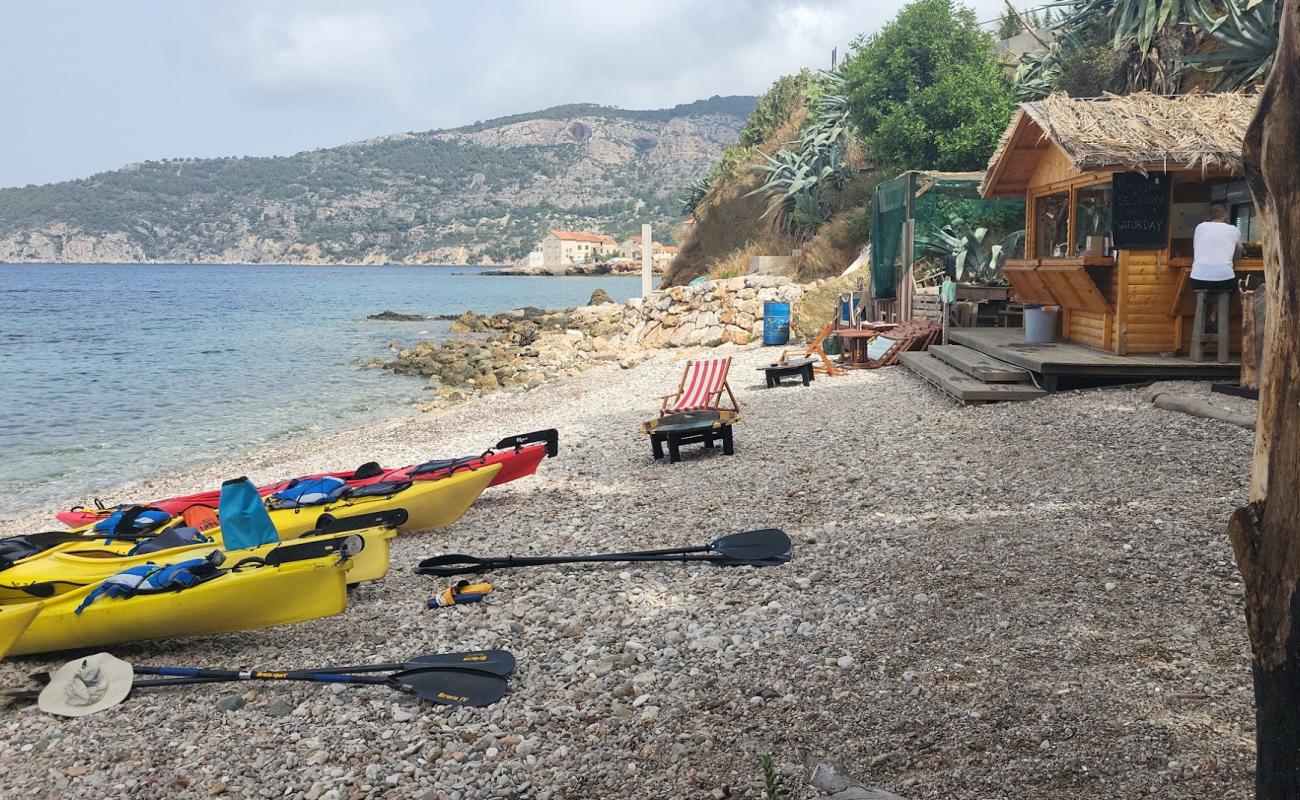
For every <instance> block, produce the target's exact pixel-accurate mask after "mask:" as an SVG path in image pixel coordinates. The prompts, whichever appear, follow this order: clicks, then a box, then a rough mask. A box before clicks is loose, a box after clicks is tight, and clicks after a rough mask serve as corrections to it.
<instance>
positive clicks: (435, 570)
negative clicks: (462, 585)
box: [417, 548, 749, 577]
mask: <svg viewBox="0 0 1300 800" xmlns="http://www.w3.org/2000/svg"><path fill="white" fill-rule="evenodd" d="M705 549H707V548H705ZM611 561H614V562H631V563H639V562H653V561H676V562H681V563H687V564H689V563H694V562H699V563H701V564H728V563H731V562H733V561H734V562H735V563H737V564H745V563H749V561H748V560H743V559H733V558H729V557H727V556H726V555H724V554H719V555H716V556H712V557H710V556H692V555H690V554H687V553H677V554H658V555H643V556H636V555H622V554H611V555H607V556H539V557H537V558H513V557H512V558H492V559H481V560H478V559H476V560H474V561H465V562H461V563H459V564H447V565H445V566H430V567H421V568H419V569H418V570H417V571H419V572H421V573H423V574H426V575H437V576H440V577H449V576H452V575H464V574H469V573H474V572H487V571H489V570H494V569H511V568H513V567H539V566H544V565H547V564H584V563H607V562H611Z"/></svg>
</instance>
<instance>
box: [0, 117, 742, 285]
mask: <svg viewBox="0 0 1300 800" xmlns="http://www.w3.org/2000/svg"><path fill="white" fill-rule="evenodd" d="M754 103H755V98H752V97H745V96H729V97H718V96H715V97H712V98H708V99H707V100H700V101H695V102H693V103H686V104H681V105H678V106H675V107H673V108H668V109H647V110H639V109H621V108H616V107H611V106H600V105H596V104H568V105H563V106H555V107H552V108H548V109H542V110H539V111H533V112H527V113H524V114H515V115H510V116H506V117H499V118H496V119H493V120H486V121H482V122H476V123H472V124H470V125H463V126H460V127H457V128H446V129H436V130H430V131H422V132H404V133H394V134H387V135H382V136H377V137H373V138H370V139H364V140H360V141H357V142H351V143H346V144H341V145H337V146H334V147H327V148H317V149H315V150H305V151H301V152H299V153H295V154H292V155H288V156H232V157H221V158H175V159H164V160H158V161H144V162H136V163H134V164H128V165H125V166H123V167H122V168H119V169H117V170H110V171H106V172H100V173H96V174H94V175H91V176H88V177H86V178H78V179H74V180H70V181H61V182H57V183H51V184H42V185H34V186H25V187H10V188H5V189H0V261H4V262H86V263H101V262H102V263H109V262H181V263H190V262H194V263H228V262H229V263H327V264H331V263H414V264H418V263H501V262H505V261H510V260H513V259H516V258H518V257H520V256H522V255H523V254H525V253H527V251H528V250H529V249H530V248H531V247H532V245H533V244H534V243H535V241H536V240H537V239H538V238H540V236H541V235H543V234H544V233H545V231H546V230H547V229H549V228H553V227H565V228H570V227H572V228H579V229H582V228H588V229H595V230H605V231H607V232H610V233H614V234H616V235H617V234H622V233H628V232H631V231H634V230H639V225H640V223H641V222H642V221H649V222H651V223H652V224H655V225H656V226H657V227H659V228H660V229H661V230H662V229H663V228H664V227H666V226H671V225H672V224H674V223H675V222H676V221H677V220H678V219H679V216H678V214H679V212H678V208H677V202H676V196H677V193H678V192H679V190H680V189H681V188H682V187H683V186H685V185H686V184H687V183H689V182H690V181H691V180H694V179H695V178H697V177H699V176H700V175H702V174H703V173H704V171H705V170H707V169H708V167H709V166H710V165H711V164H712V163H713V162H714V161H715V160H717V158H718V157H720V155H721V152H722V149H723V147H725V146H726V145H727V144H730V143H731V142H733V141H735V140H736V138H737V137H738V136H739V132H740V130H741V129H742V128H743V126H744V121H745V117H746V116H747V115H748V113H749V111H750V110H752V109H753V106H754Z"/></svg>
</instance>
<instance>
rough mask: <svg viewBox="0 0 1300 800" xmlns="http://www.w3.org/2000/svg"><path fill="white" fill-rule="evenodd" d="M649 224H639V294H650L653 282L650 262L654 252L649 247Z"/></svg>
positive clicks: (645, 295)
mask: <svg viewBox="0 0 1300 800" xmlns="http://www.w3.org/2000/svg"><path fill="white" fill-rule="evenodd" d="M650 237H651V233H650V225H649V224H645V225H642V226H641V296H642V297H649V296H650V287H651V286H652V285H653V284H654V280H653V278H652V277H651V276H652V274H653V273H652V271H651V263H652V262H653V260H654V253H653V251H652V250H651V248H650V243H651V238H650Z"/></svg>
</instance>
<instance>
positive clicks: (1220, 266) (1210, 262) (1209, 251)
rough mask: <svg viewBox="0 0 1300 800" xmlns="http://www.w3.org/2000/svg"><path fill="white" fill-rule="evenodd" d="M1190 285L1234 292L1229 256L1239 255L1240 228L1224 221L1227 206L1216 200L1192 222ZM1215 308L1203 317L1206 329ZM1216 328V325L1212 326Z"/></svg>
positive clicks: (1212, 320)
mask: <svg viewBox="0 0 1300 800" xmlns="http://www.w3.org/2000/svg"><path fill="white" fill-rule="evenodd" d="M1192 253H1193V258H1192V288H1193V289H1203V290H1206V291H1210V292H1235V291H1236V290H1237V273H1236V272H1234V271H1233V269H1232V262H1233V260H1234V259H1235V258H1236V257H1237V256H1239V255H1241V253H1242V250H1241V231H1239V230H1237V226H1236V225H1229V224H1228V209H1226V208H1224V207H1223V206H1221V205H1219V204H1217V203H1216V204H1214V205H1212V206H1210V217H1209V219H1207V220H1206V221H1205V222H1202V223H1201V224H1200V225H1197V226H1196V233H1195V234H1193V237H1192ZM1217 316H1218V314H1217V311H1216V310H1214V309H1213V308H1212V309H1211V311H1210V317H1209V319H1207V320H1206V329H1207V330H1210V329H1211V325H1212V323H1213V322H1214V320H1215V318H1216V317H1217ZM1215 329H1216V330H1217V327H1216V328H1215Z"/></svg>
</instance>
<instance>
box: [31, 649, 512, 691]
mask: <svg viewBox="0 0 1300 800" xmlns="http://www.w3.org/2000/svg"><path fill="white" fill-rule="evenodd" d="M435 667H436V668H440V669H464V670H470V671H473V672H487V673H490V674H492V675H500V676H502V677H505V676H507V675H509V674H511V673H512V672H514V671H515V657H514V655H513V654H512V653H511V652H510V651H509V650H469V651H466V652H460V653H426V654H425V655H420V656H412V657H411V658H409V659H407V660H406V661H397V662H393V663H390V664H359V665H354V666H350V667H316V668H313V669H304V670H298V672H315V673H319V674H324V673H335V674H353V675H355V674H359V673H364V672H402V671H406V670H415V669H430V668H435ZM131 669H132V671H133V672H134V673H135V674H136V675H169V676H172V679H171V680H166V681H136V682H135V684H134V685H135V686H152V685H164V684H165V685H171V684H174V683H181V682H182V681H183V682H185V683H215V682H218V681H225V680H226V679H225V678H204V677H199V676H198V675H197V670H194V669H191V668H189V667H142V666H133V667H132V668H131ZM50 674H51V673H49V672H33V673H32V674H31V675H30V677H31V679H32V680H34V681H36V682H37V683H41V684H46V683H49V682H50Z"/></svg>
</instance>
